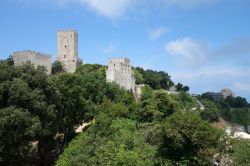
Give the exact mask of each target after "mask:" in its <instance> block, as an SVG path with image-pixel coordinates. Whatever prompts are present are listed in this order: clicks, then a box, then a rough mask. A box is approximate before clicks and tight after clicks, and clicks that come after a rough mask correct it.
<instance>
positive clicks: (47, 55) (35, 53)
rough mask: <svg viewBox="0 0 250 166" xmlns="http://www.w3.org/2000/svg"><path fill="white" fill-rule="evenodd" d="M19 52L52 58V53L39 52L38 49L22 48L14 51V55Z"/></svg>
mask: <svg viewBox="0 0 250 166" xmlns="http://www.w3.org/2000/svg"><path fill="white" fill-rule="evenodd" d="M17 54H19V55H20V54H23V55H24V56H25V55H27V56H28V55H35V56H42V57H44V58H51V57H52V55H50V54H46V53H42V52H38V51H33V50H22V51H16V52H13V55H17Z"/></svg>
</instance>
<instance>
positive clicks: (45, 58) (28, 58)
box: [12, 50, 52, 74]
mask: <svg viewBox="0 0 250 166" xmlns="http://www.w3.org/2000/svg"><path fill="white" fill-rule="evenodd" d="M12 58H13V60H14V65H15V66H21V65H22V64H24V63H26V62H30V63H32V64H34V66H35V67H37V66H44V67H45V69H46V70H47V74H51V70H52V62H51V56H50V55H48V54H44V53H40V52H36V51H31V50H25V51H17V52H14V53H13V55H12Z"/></svg>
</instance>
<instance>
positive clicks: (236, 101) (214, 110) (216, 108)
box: [200, 93, 250, 125]
mask: <svg viewBox="0 0 250 166" xmlns="http://www.w3.org/2000/svg"><path fill="white" fill-rule="evenodd" d="M200 98H201V99H200V100H201V102H202V103H203V104H204V105H205V106H207V107H206V108H209V111H205V112H204V115H203V118H204V119H206V120H209V121H216V120H217V119H218V117H219V116H222V117H223V118H224V119H225V120H227V121H229V122H232V123H237V124H240V125H250V105H249V103H248V102H247V100H246V99H245V98H242V97H240V96H237V97H231V96H229V97H227V98H226V99H225V100H224V99H220V100H214V99H213V98H211V97H210V96H209V95H207V94H206V93H205V94H203V95H202V96H201V97H200Z"/></svg>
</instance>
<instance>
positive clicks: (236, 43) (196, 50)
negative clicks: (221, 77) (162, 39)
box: [165, 37, 250, 67]
mask: <svg viewBox="0 0 250 166" xmlns="http://www.w3.org/2000/svg"><path fill="white" fill-rule="evenodd" d="M249 45H250V39H247V38H245V39H240V40H239V39H237V40H233V41H231V42H229V43H227V44H224V45H221V46H219V47H216V48H215V47H209V44H208V43H206V42H201V41H197V40H194V39H192V38H190V37H186V38H182V39H177V40H174V41H170V42H168V43H167V44H166V45H165V50H166V52H167V53H168V55H172V56H173V57H174V58H176V61H177V64H179V65H182V66H186V67H201V66H204V65H211V64H216V63H218V62H220V63H221V64H223V63H231V64H233V63H241V64H242V65H244V64H245V66H247V64H249V63H250V60H249V58H248V57H249V55H250V47H249Z"/></svg>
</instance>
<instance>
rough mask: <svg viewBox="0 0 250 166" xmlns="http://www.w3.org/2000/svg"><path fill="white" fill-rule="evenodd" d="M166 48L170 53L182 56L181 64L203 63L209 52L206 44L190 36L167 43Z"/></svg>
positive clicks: (194, 64) (195, 64) (193, 64)
mask: <svg viewBox="0 0 250 166" xmlns="http://www.w3.org/2000/svg"><path fill="white" fill-rule="evenodd" d="M165 49H166V51H167V52H168V53H169V54H170V55H174V56H177V57H180V61H181V65H188V66H197V65H202V64H203V63H204V62H205V60H206V57H207V54H208V52H209V51H208V46H207V45H206V44H204V43H201V42H198V41H194V40H193V39H191V38H188V37H187V38H183V39H179V40H175V41H171V42H169V43H167V44H166V46H165Z"/></svg>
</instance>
